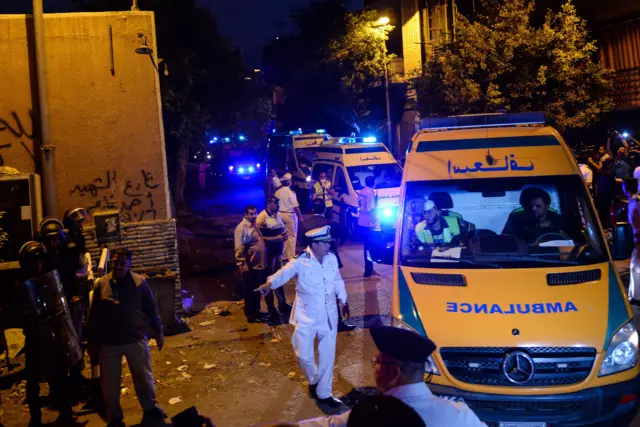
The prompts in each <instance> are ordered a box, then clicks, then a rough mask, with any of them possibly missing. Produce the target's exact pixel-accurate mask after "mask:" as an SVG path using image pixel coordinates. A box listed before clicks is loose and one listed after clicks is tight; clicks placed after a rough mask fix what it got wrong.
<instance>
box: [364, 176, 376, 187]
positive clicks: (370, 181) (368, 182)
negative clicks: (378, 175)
mask: <svg viewBox="0 0 640 427" xmlns="http://www.w3.org/2000/svg"><path fill="white" fill-rule="evenodd" d="M375 183H376V179H375V178H374V177H373V175H368V176H367V177H366V178H365V179H364V185H366V186H367V187H369V188H373V186H374V185H375Z"/></svg>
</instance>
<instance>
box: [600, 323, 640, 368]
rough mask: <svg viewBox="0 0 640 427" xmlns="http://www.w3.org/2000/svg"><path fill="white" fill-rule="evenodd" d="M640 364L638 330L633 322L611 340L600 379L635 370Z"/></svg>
mask: <svg viewBox="0 0 640 427" xmlns="http://www.w3.org/2000/svg"><path fill="white" fill-rule="evenodd" d="M637 363H638V330H637V329H636V326H635V325H634V324H633V320H631V321H630V322H628V323H627V324H625V325H624V326H623V327H622V328H620V329H618V332H616V333H615V334H614V335H613V338H611V342H610V343H609V347H607V352H606V354H605V355H604V359H603V360H602V366H600V372H598V376H599V377H604V376H606V375H611V374H615V373H617V372H622V371H626V370H628V369H631V368H633V367H634V366H636V364H637Z"/></svg>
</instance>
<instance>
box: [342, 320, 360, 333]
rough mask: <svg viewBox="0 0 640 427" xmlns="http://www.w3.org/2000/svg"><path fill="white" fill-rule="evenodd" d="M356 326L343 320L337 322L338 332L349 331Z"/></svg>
mask: <svg viewBox="0 0 640 427" xmlns="http://www.w3.org/2000/svg"><path fill="white" fill-rule="evenodd" d="M356 327H357V326H354V325H347V324H346V323H344V322H339V323H338V332H350V331H353V330H354V329H355V328H356Z"/></svg>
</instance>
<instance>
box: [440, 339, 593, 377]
mask: <svg viewBox="0 0 640 427" xmlns="http://www.w3.org/2000/svg"><path fill="white" fill-rule="evenodd" d="M516 351H521V352H523V353H525V354H527V355H528V356H529V357H531V359H533V363H534V365H535V370H534V374H533V376H532V378H531V379H530V380H529V381H527V382H526V383H523V384H514V383H512V382H511V381H509V379H508V378H507V377H506V376H505V374H504V372H503V370H502V363H503V362H504V360H505V356H506V355H507V354H508V353H513V352H516ZM440 357H441V358H442V360H443V362H444V364H445V366H446V368H447V370H448V371H449V373H450V374H451V375H452V376H453V377H455V378H456V379H457V380H458V381H462V382H464V383H468V384H480V385H490V386H501V387H553V386H564V385H568V384H576V383H579V382H582V381H584V380H586V379H587V377H588V376H589V374H590V373H591V369H592V368H593V363H594V361H595V357H596V350H595V349H593V348H584V347H521V348H509V347H444V348H441V349H440Z"/></svg>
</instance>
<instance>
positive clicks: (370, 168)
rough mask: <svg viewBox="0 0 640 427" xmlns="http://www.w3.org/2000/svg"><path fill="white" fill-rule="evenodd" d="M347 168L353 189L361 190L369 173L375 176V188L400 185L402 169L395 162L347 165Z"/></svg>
mask: <svg viewBox="0 0 640 427" xmlns="http://www.w3.org/2000/svg"><path fill="white" fill-rule="evenodd" d="M347 170H348V171H349V178H350V179H351V185H353V189H354V190H362V189H363V188H364V186H365V184H366V183H365V179H366V178H367V176H370V175H371V176H373V177H374V178H375V188H393V187H400V183H401V181H402V169H400V166H398V165H397V164H396V163H383V164H377V165H363V166H349V167H348V168H347Z"/></svg>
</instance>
